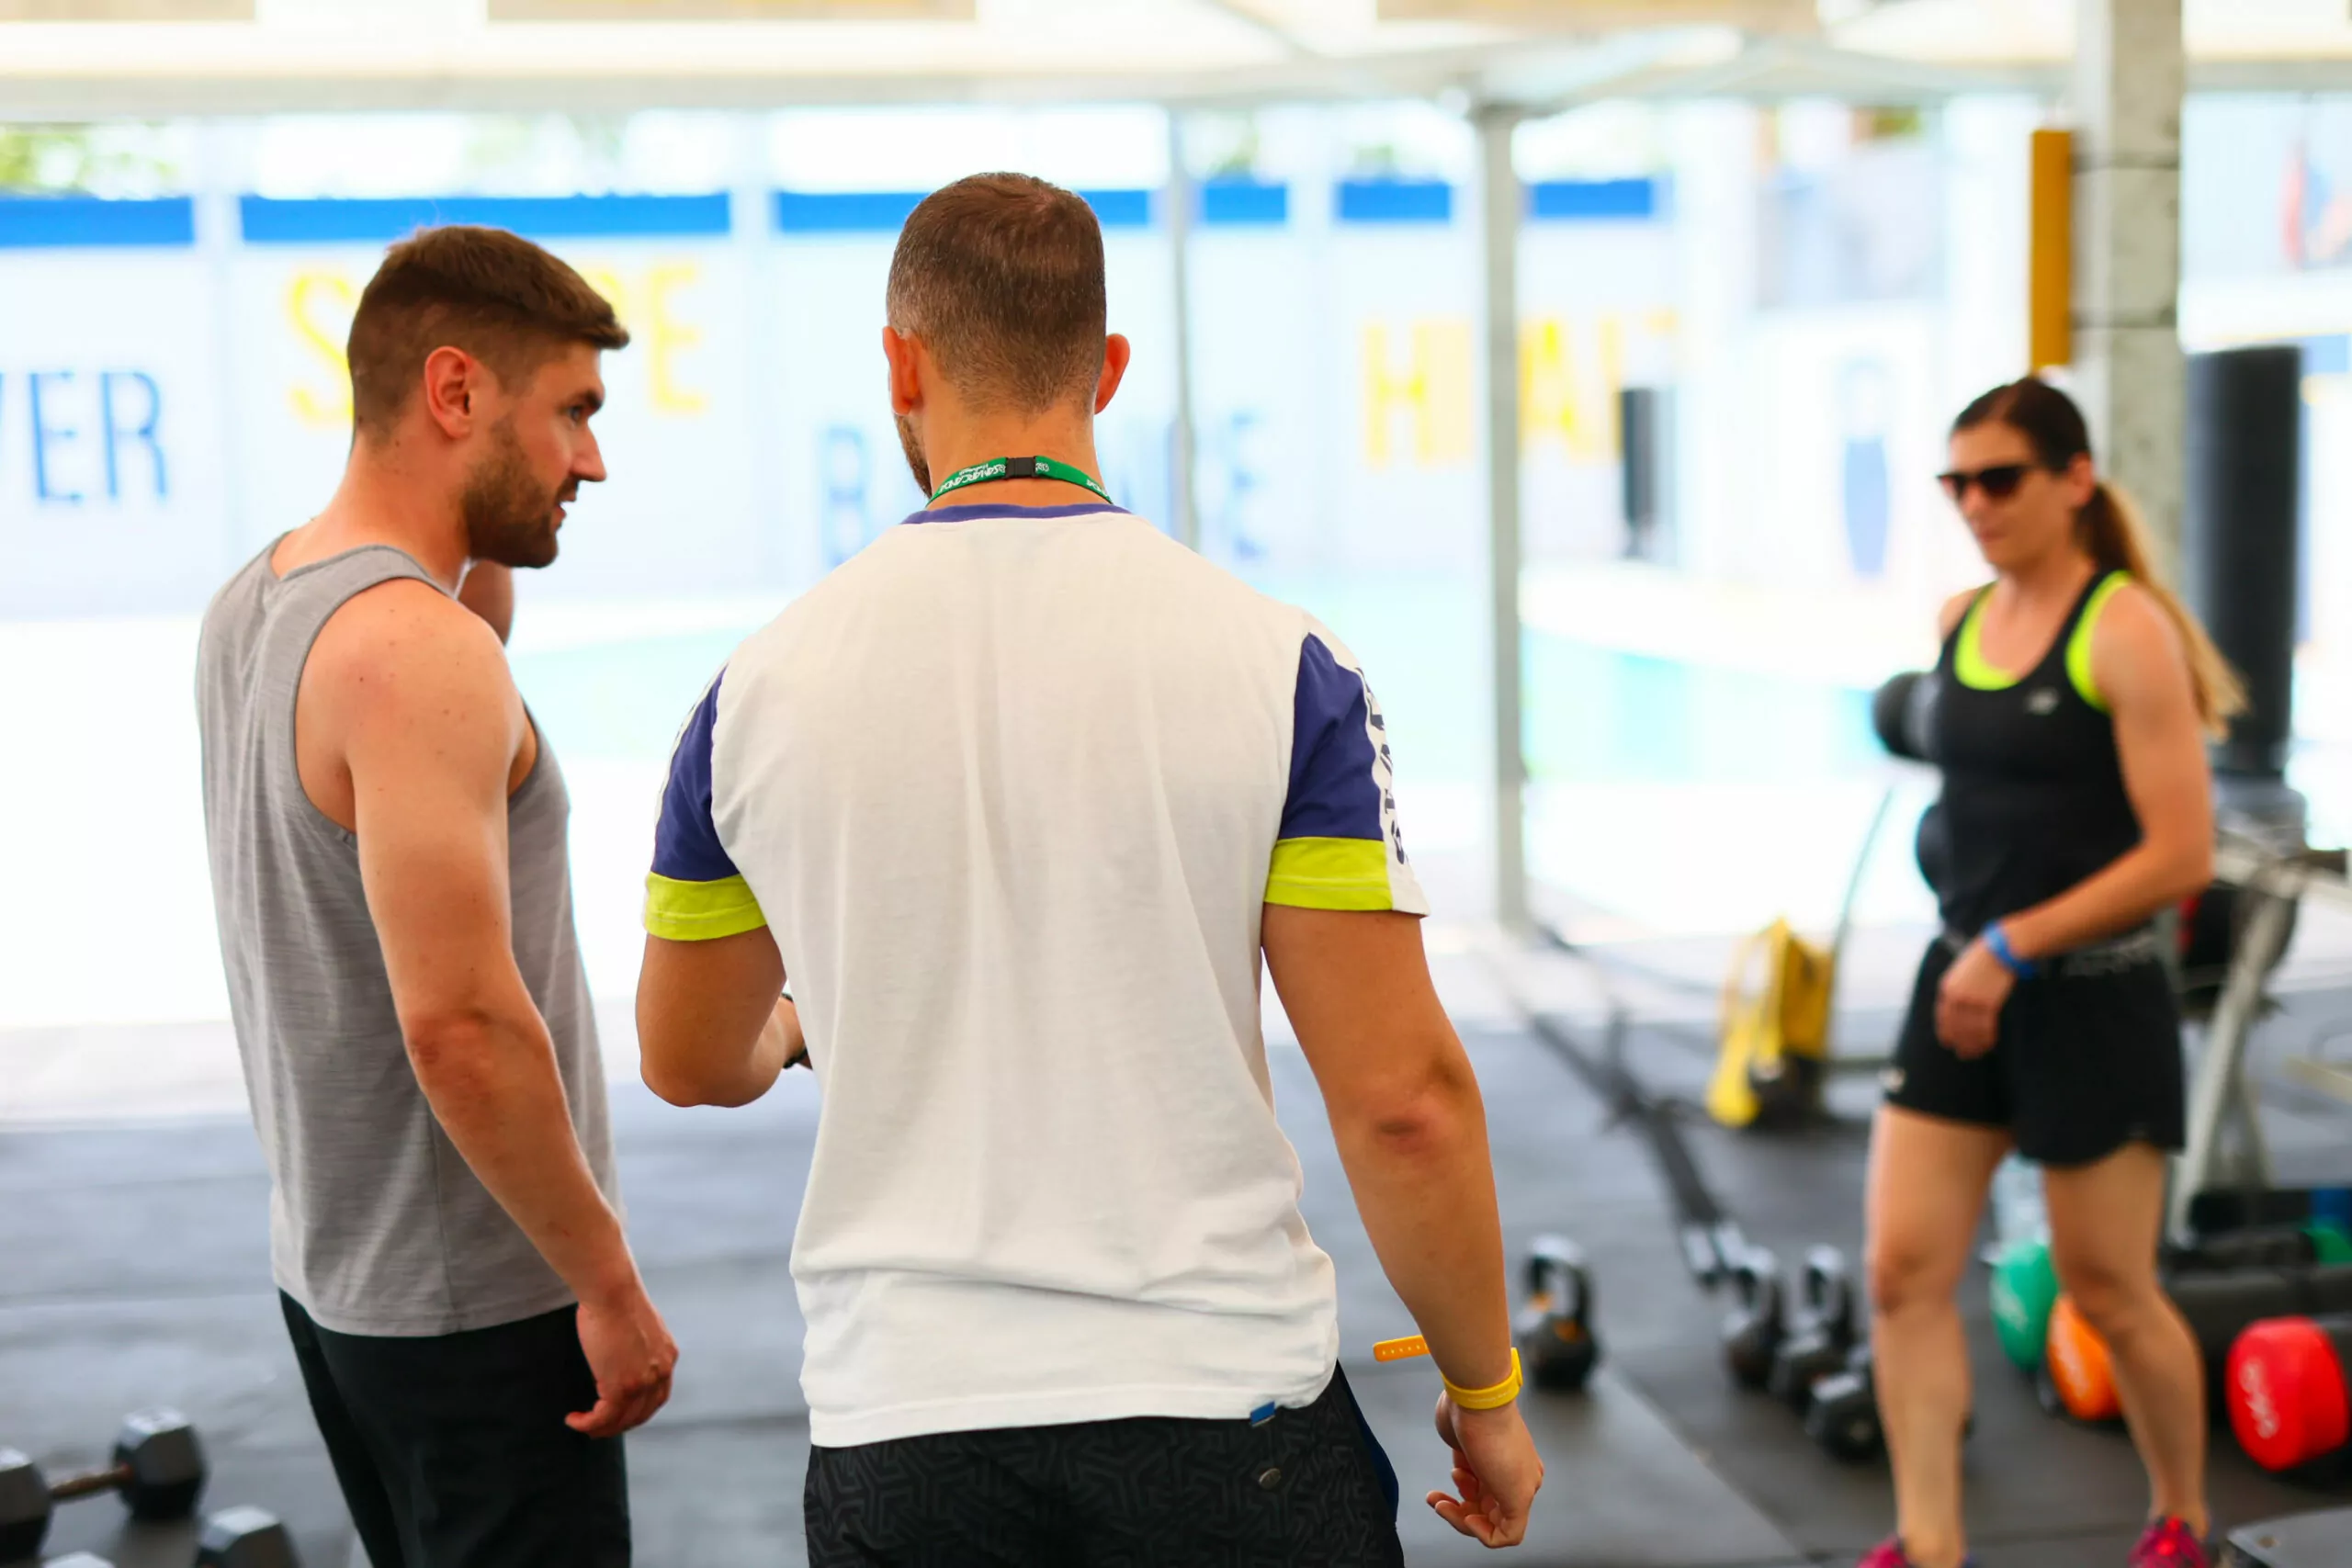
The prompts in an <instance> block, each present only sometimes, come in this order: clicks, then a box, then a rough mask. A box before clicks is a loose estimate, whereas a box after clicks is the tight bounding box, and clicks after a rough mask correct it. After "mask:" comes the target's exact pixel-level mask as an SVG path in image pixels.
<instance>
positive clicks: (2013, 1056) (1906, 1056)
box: [1886, 938, 2187, 1166]
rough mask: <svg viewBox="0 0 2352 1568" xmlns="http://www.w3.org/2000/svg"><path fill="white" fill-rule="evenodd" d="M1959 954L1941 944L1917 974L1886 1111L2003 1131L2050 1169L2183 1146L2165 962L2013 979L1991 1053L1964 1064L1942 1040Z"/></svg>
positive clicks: (2057, 967) (2174, 1020)
mask: <svg viewBox="0 0 2352 1568" xmlns="http://www.w3.org/2000/svg"><path fill="white" fill-rule="evenodd" d="M1957 956H1958V954H1957V953H1954V952H1953V950H1952V948H1951V945H1950V944H1949V943H1948V942H1945V941H1944V940H1942V939H1940V938H1939V940H1937V941H1936V942H1933V943H1932V944H1930V945H1929V947H1928V955H1927V957H1926V958H1925V959H1924V960H1922V961H1921V963H1920V964H1919V978H1918V982H1917V985H1916V986H1914V987H1913V988H1912V992H1911V1010H1910V1012H1909V1014H1908V1016H1906V1017H1905V1019H1904V1021H1903V1034H1902V1037H1901V1038H1900V1039H1899V1040H1898V1041H1896V1043H1895V1046H1894V1062H1893V1064H1892V1065H1891V1066H1889V1067H1888V1068H1887V1071H1886V1102H1887V1103H1888V1104H1889V1105H1899V1106H1901V1107H1902V1108H1903V1109H1904V1110H1905V1111H1917V1112H1919V1113H1920V1114H1921V1115H1923V1116H1938V1117H1942V1118H1944V1119H1945V1120H1947V1121H1952V1122H1973V1123H1974V1124H1976V1125H1978V1126H1984V1127H2001V1128H2006V1129H2007V1131H2008V1133H2009V1134H2010V1135H2011V1137H2013V1138H2014V1139H2015V1140H2016V1143H2017V1148H2018V1153H2019V1154H2021V1155H2023V1156H2025V1157H2026V1158H2028V1159H2030V1160H2034V1161H2038V1162H2039V1163H2041V1164H2043V1165H2053V1166H2079V1165H2089V1164H2091V1163H2092V1162H2094V1161H2096V1160H2100V1159H2104V1158H2106V1157H2107V1156H2109V1155H2111V1154H2113V1153H2114V1152H2115V1151H2116V1150H2118V1149H2120V1148H2121V1147H2122V1146H2123V1145H2126V1144H2132V1143H2143V1144H2153V1145H2155V1146H2156V1147H2158V1148H2160V1149H2177V1148H2178V1147H2180V1146H2181V1144H2182V1142H2183V1141H2184V1135H2185V1133H2186V1128H2187V1106H2186V1100H2187V1085H2186V1083H2185V1081H2184V1071H2183V1067H2182V1063H2181V1051H2180V1010H2179V1008H2178V1006H2177V1003H2176V1002H2175V1001H2174V998H2173V989H2172V977H2171V976H2170V975H2169V974H2168V973H2167V972H2166V971H2165V966H2164V964H2163V962H2162V961H2161V960H2160V959H2159V958H2157V957H2155V956H2154V955H2153V954H2152V955H2150V956H2148V957H2146V958H2144V959H2143V960H2140V961H2138V962H2132V963H2128V964H2120V965H2117V964H2094V963H2084V964H2071V965H2070V964H2066V963H2064V962H2060V963H2058V964H2053V965H2052V966H2051V970H2050V972H2049V973H2046V974H2044V975H2042V976H2038V977H2036V978H2034V979H2031V980H2020V981H2018V986H2017V989H2016V990H2015V991H2013V992H2012V993H2011V994H2010V996H2009V1000H2008V1003H2007V1006H2005V1007H2004V1008H2003V1009H2002V1010H2001V1026H2000V1033H1999V1036H1998V1039H1997V1041H1996V1043H1995V1044H1994V1046H1993V1049H1992V1050H1990V1051H1988V1052H1986V1053H1985V1055H1982V1056H1979V1057H1977V1058H1976V1059H1975V1060H1973V1061H1967V1060H1963V1059H1962V1057H1961V1056H1960V1055H1958V1054H1957V1053H1955V1052H1954V1051H1953V1050H1952V1049H1951V1047H1950V1046H1948V1045H1946V1044H1945V1043H1943V1042H1942V1041H1941V1040H1939V1038H1937V1035H1936V993H1937V991H1938V988H1939V987H1940V986H1941V985H1942V983H1943V977H1944V972H1945V971H1946V970H1948V969H1950V968H1951V964H1952V960H1953V959H1954V958H1955V957H1957Z"/></svg>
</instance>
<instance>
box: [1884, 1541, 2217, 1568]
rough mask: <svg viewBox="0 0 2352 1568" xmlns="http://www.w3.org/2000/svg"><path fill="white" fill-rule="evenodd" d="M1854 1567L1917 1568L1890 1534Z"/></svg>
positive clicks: (1967, 1562) (1965, 1567) (1965, 1564)
mask: <svg viewBox="0 0 2352 1568" xmlns="http://www.w3.org/2000/svg"><path fill="white" fill-rule="evenodd" d="M2203 1561H2204V1560H2203V1559H2201V1558H2200V1559H2199V1560H2198V1568H2203ZM2132 1563H2133V1568H2138V1563H2139V1559H2138V1558H2136V1557H2135V1558H2133V1559H2132ZM1854 1568H1917V1564H1915V1563H1913V1562H1912V1561H1911V1554H1910V1553H1909V1552H1907V1551H1904V1550H1903V1538H1902V1537H1901V1536H1899V1535H1891V1536H1888V1537H1887V1538H1886V1539H1885V1540H1883V1541H1880V1542H1879V1543H1878V1544H1877V1545H1876V1546H1873V1547H1871V1549H1870V1551H1866V1552H1864V1553H1863V1554H1862V1560H1861V1561H1860V1562H1857V1563H1856V1564H1854ZM1961 1568H1976V1559H1975V1557H1974V1556H1973V1555H1972V1556H1969V1557H1965V1558H1962V1560H1961Z"/></svg>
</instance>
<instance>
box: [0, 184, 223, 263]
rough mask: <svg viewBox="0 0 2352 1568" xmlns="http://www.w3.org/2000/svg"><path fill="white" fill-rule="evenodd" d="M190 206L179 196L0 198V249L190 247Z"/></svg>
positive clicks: (193, 220) (192, 209)
mask: <svg viewBox="0 0 2352 1568" xmlns="http://www.w3.org/2000/svg"><path fill="white" fill-rule="evenodd" d="M194 243H196V204H195V203H194V202H192V201H190V200H189V199H188V198H187V197H184V196H167V197H156V198H154V199H152V200H138V201H115V200H110V199H108V198H107V197H96V196H6V195H0V250H20V249H45V248H48V247H51V246H68V245H96V246H116V245H192V244H194Z"/></svg>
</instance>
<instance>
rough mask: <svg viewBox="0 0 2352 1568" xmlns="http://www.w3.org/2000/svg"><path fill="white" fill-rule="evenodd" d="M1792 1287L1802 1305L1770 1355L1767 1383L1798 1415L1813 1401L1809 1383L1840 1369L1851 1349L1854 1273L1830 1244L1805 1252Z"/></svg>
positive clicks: (1773, 1394) (1842, 1256)
mask: <svg viewBox="0 0 2352 1568" xmlns="http://www.w3.org/2000/svg"><path fill="white" fill-rule="evenodd" d="M1797 1289H1798V1295H1799V1299H1800V1301H1801V1302H1802V1303H1803V1306H1802V1307H1801V1309H1800V1312H1799V1315H1798V1317H1797V1319H1796V1321H1795V1322H1794V1323H1793V1324H1792V1325H1791V1326H1790V1329H1789V1333H1788V1337H1786V1338H1784V1339H1782V1340H1781V1347H1780V1348H1779V1349H1778V1350H1776V1351H1774V1352H1773V1354H1772V1371H1771V1375H1770V1378H1769V1379H1768V1380H1767V1382H1766V1386H1767V1387H1768V1388H1769V1389H1770V1391H1771V1393H1772V1397H1773V1398H1775V1399H1778V1400H1780V1401H1781V1402H1782V1403H1783V1404H1787V1405H1789V1406H1790V1407H1791V1408H1792V1409H1793V1410H1795V1411H1797V1412H1798V1413H1799V1414H1803V1413H1804V1410H1805V1409H1806V1408H1807V1407H1808V1406H1809V1405H1811V1404H1812V1403H1813V1385H1814V1384H1815V1383H1817V1382H1820V1381H1821V1380H1822V1379H1824V1378H1826V1377H1831V1376H1834V1375H1835V1374H1837V1373H1838V1372H1839V1371H1844V1370H1845V1367H1846V1358H1847V1357H1848V1356H1849V1354H1851V1353H1852V1351H1853V1348H1854V1337H1855V1323H1854V1319H1855V1312H1856V1307H1855V1301H1854V1277H1853V1274H1852V1273H1851V1271H1849V1269H1847V1267H1846V1255H1845V1254H1844V1253H1842V1252H1840V1251H1838V1249H1837V1248H1836V1247H1814V1248H1813V1249H1812V1250H1810V1251H1808V1252H1807V1253H1806V1254H1805V1255H1804V1272H1803V1274H1802V1275H1800V1276H1799V1280H1798V1286H1797Z"/></svg>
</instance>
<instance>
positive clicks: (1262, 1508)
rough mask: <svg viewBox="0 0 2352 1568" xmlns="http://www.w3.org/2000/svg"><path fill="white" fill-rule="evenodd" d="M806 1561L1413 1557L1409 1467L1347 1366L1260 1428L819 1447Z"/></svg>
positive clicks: (1382, 1564) (1202, 1426)
mask: <svg viewBox="0 0 2352 1568" xmlns="http://www.w3.org/2000/svg"><path fill="white" fill-rule="evenodd" d="M802 1506H803V1510H804V1512H805V1515H806V1518H807V1524H808V1533H809V1568H853V1565H854V1568H875V1565H880V1564H890V1565H894V1568H1095V1565H1097V1564H1102V1565H1104V1568H1109V1565H1111V1564H1119V1565H1121V1568H1125V1565H1128V1564H1134V1565H1136V1568H1143V1565H1146V1564H1150V1565H1153V1568H1161V1565H1164V1568H1227V1565H1233V1568H1240V1565H1243V1564H1247V1565H1249V1568H1259V1565H1261V1564H1262V1565H1264V1568H1325V1565H1329V1568H1342V1565H1346V1568H1359V1565H1362V1568H1402V1564H1403V1562H1404V1561H1405V1559H1404V1553H1403V1551H1402V1549H1401V1548H1400V1547H1399V1546H1398V1545H1397V1474H1396V1472H1395V1471H1394V1470H1392V1469H1390V1468H1389V1464H1388V1457H1387V1455H1385V1453H1383V1452H1382V1451H1381V1448H1380V1443H1379V1441H1378V1439H1376V1438H1374V1436H1373V1435H1372V1429H1371V1427H1368V1426H1366V1425H1365V1424H1364V1419H1363V1414H1362V1412H1360V1411H1359V1410H1358V1409H1357V1408H1356V1402H1355V1396H1354V1395H1353V1394H1351V1393H1349V1391H1348V1381H1347V1378H1346V1377H1345V1376H1344V1375H1342V1374H1340V1373H1339V1372H1336V1371H1335V1372H1334V1373H1333V1374H1332V1377H1331V1384H1330V1386H1329V1388H1327V1389H1325V1390H1324V1391H1323V1394H1322V1397H1321V1398H1319V1399H1317V1401H1316V1402H1315V1403H1314V1404H1309V1405H1307V1406H1306V1407H1304V1408H1303V1409H1298V1410H1282V1411H1277V1412H1276V1413H1275V1414H1274V1415H1273V1416H1272V1417H1271V1418H1269V1419H1268V1420H1266V1421H1264V1422H1262V1423H1252V1422H1250V1421H1200V1420H1185V1419H1180V1418H1178V1417H1175V1416H1143V1417H1139V1418H1136V1419H1131V1420H1123V1421H1088V1422H1080V1423H1077V1424H1074V1425H1070V1426H1063V1427H1002V1428H998V1429H994V1430H989V1431H978V1432H942V1433H938V1434H934V1435H932V1436H927V1437H920V1438H895V1439H893V1440H891V1441H888V1442H880V1443H865V1444H861V1445H860V1446H858V1447H855V1448H845V1449H812V1450H809V1481H808V1484H807V1487H806V1488H805V1490H804V1492H803V1495H802Z"/></svg>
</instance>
